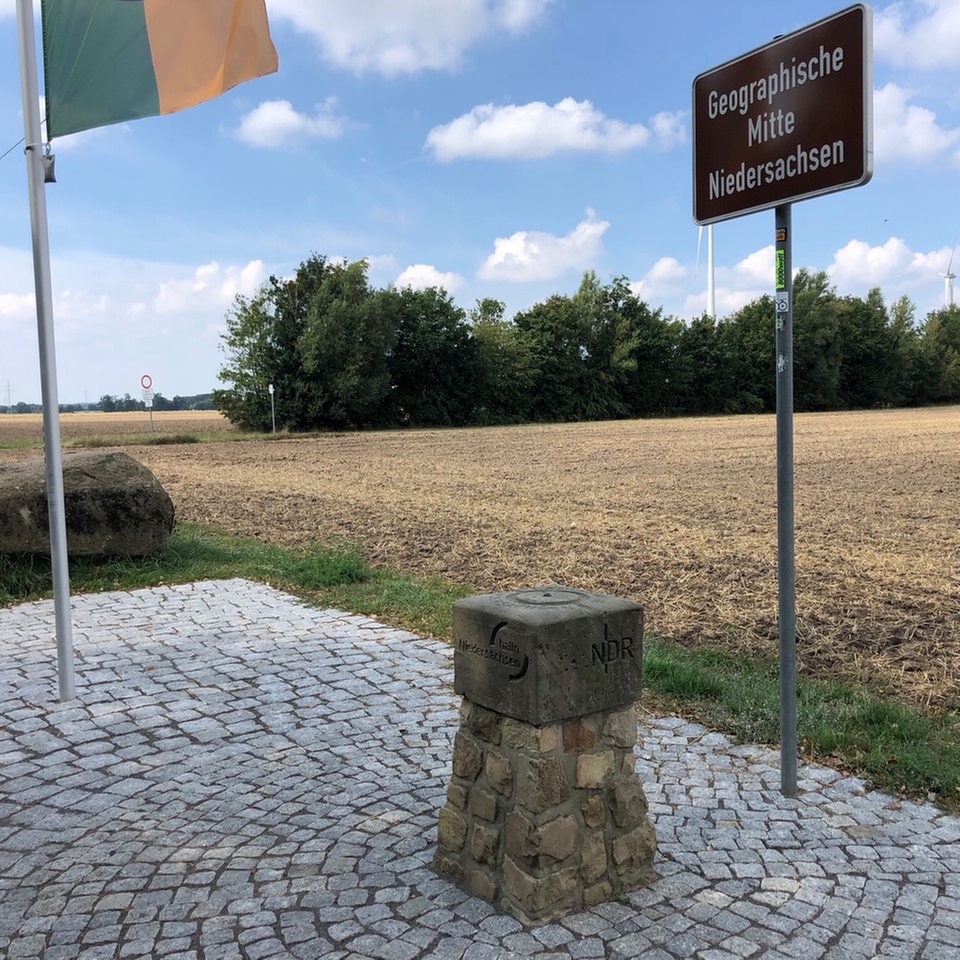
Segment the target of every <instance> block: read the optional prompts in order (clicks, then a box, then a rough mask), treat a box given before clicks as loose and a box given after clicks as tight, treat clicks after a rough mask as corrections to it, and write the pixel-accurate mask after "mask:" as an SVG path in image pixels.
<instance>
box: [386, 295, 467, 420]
mask: <svg viewBox="0 0 960 960" xmlns="http://www.w3.org/2000/svg"><path fill="white" fill-rule="evenodd" d="M380 299H381V304H382V306H383V310H384V316H385V317H386V319H387V322H389V323H390V324H391V326H392V329H393V330H394V331H395V340H394V343H393V348H392V350H391V351H390V354H389V356H388V357H387V367H388V369H389V371H390V381H391V389H392V393H391V397H390V410H389V412H390V414H391V418H392V419H393V421H394V422H396V423H404V424H411V425H417V426H462V425H465V424H467V423H470V422H471V419H472V416H473V408H474V404H475V390H476V385H477V382H478V379H479V376H480V367H479V362H478V355H477V346H476V343H475V342H474V340H473V337H472V336H471V333H470V327H469V325H468V324H467V320H466V314H465V313H464V311H463V310H461V309H460V308H459V307H457V306H456V305H455V304H454V302H453V300H451V299H450V296H449V294H448V293H447V292H446V291H445V290H442V289H439V288H437V287H429V288H428V289H426V290H413V289H411V288H409V287H404V288H402V289H400V290H397V289H395V288H390V289H388V290H385V291H383V292H382V295H381V298H380Z"/></svg>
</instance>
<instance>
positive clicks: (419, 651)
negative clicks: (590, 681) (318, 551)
mask: <svg viewBox="0 0 960 960" xmlns="http://www.w3.org/2000/svg"><path fill="white" fill-rule="evenodd" d="M73 602H74V624H75V626H74V640H75V643H76V647H77V692H78V697H77V699H76V700H74V701H73V702H71V703H66V704H60V703H58V702H57V700H56V678H55V668H56V648H55V643H54V639H53V632H54V630H53V620H54V614H53V606H52V603H49V602H43V603H31V604H24V605H20V606H16V607H12V608H6V609H3V610H0V721H2V727H0V957H3V958H9V960H21V958H30V957H37V958H40V957H42V958H44V960H73V958H82V960H101V958H103V960H106V958H115V957H116V958H135V957H162V958H168V960H226V958H230V960H233V958H245V960H267V958H274V957H277V958H281V957H295V958H319V957H329V958H335V960H336V958H340V960H347V958H349V960H362V958H377V960H414V958H424V957H431V958H438V960H439V958H446V960H459V958H462V960H487V958H490V960H493V958H509V957H536V958H540V960H548V958H549V960H554V958H556V960H566V958H572V960H587V958H600V957H604V958H623V960H628V958H645V960H670V958H687V957H698V958H703V960H733V958H746V957H752V958H758V960H812V958H820V957H829V958H865V960H873V958H877V957H891V958H892V957H896V958H922V960H947V958H951V960H953V958H956V957H958V956H960V844H958V842H957V841H958V840H960V820H958V819H957V818H955V817H950V816H946V815H944V814H942V813H940V812H938V810H937V809H936V808H934V807H932V806H928V805H916V804H912V803H906V802H900V801H898V800H895V799H893V798H891V797H889V796H885V795H882V794H878V793H871V792H866V791H865V789H864V785H863V784H862V783H861V782H860V781H857V780H854V779H851V778H847V777H843V776H841V775H839V774H837V773H836V772H834V771H832V770H828V769H825V768H821V767H802V768H801V770H800V788H801V789H800V793H799V796H798V797H797V798H796V799H791V800H787V799H784V798H783V797H781V796H780V792H779V785H780V776H779V771H778V766H777V764H778V760H779V755H778V753H775V752H771V751H770V750H767V749H762V748H758V747H753V746H734V745H731V743H730V742H729V741H728V740H727V739H726V738H724V737H722V736H719V735H717V734H713V733H709V732H708V731H706V730H705V729H704V728H702V727H699V726H696V725H694V724H691V723H687V722H685V721H682V720H678V719H675V718H669V717H667V718H659V719H652V720H645V721H643V723H642V724H641V731H640V741H639V744H638V749H637V759H638V767H639V769H640V773H641V776H642V778H643V780H644V782H645V786H646V789H647V795H648V798H649V800H650V807H651V815H652V818H653V821H654V824H655V826H656V829H657V835H658V839H659V852H658V855H657V861H656V868H657V873H658V876H659V879H657V880H656V881H655V882H654V883H653V885H652V886H650V887H648V888H646V889H644V890H641V891H638V892H636V893H633V894H631V895H630V896H628V897H627V898H626V899H624V900H622V901H620V902H617V903H609V904H604V905H601V906H598V907H596V908H594V909H591V910H589V911H586V912H582V913H575V914H572V915H569V916H567V917H566V918H564V919H563V920H560V921H556V922H553V923H550V924H546V925H543V926H530V927H527V926H524V925H522V924H521V923H519V922H518V921H517V920H515V919H513V918H512V917H511V916H508V915H503V914H500V913H498V912H497V911H496V910H495V909H494V908H493V907H492V906H491V905H489V904H488V903H486V902H484V901H481V900H478V899H476V898H474V897H470V896H468V895H466V894H465V893H464V892H462V891H461V890H460V889H458V888H457V887H456V886H453V885H452V884H450V883H449V882H447V881H445V880H443V879H440V878H439V877H438V876H437V875H436V874H435V873H434V872H433V871H432V869H431V866H430V861H431V856H432V852H433V846H434V841H435V835H436V819H437V814H438V811H439V809H440V806H441V804H442V800H443V796H444V792H445V789H446V785H447V782H448V780H449V773H450V757H451V741H452V737H453V734H454V733H455V732H456V727H457V723H458V717H457V700H456V698H455V697H454V694H453V691H452V656H451V652H450V650H449V649H448V648H447V647H446V646H445V645H443V644H441V643H438V642H435V641H432V640H425V639H422V638H419V637H416V636H413V635H411V634H409V633H406V632H404V631H401V630H396V629H393V628H389V627H384V626H383V625H381V624H378V623H376V622H374V621H372V620H369V619H366V618H363V617H357V616H350V615H346V614H342V613H338V612H335V611H330V610H314V609H311V608H309V607H307V606H305V605H303V604H301V603H300V602H298V601H297V600H295V599H292V598H290V597H288V596H286V595H284V594H282V593H279V592H277V591H275V590H273V589H271V588H269V587H266V586H263V585H260V584H255V583H248V582H245V581H241V580H231V581H223V582H207V583H196V584H190V585H186V586H178V587H169V588H166V587H164V588H159V589H154V590H145V591H137V592H132V593H109V594H101V595H94V596H85V597H78V598H74V601H73Z"/></svg>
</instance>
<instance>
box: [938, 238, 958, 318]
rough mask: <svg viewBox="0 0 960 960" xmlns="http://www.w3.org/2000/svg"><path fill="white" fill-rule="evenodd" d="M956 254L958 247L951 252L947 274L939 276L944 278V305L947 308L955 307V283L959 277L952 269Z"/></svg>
mask: <svg viewBox="0 0 960 960" xmlns="http://www.w3.org/2000/svg"><path fill="white" fill-rule="evenodd" d="M956 252H957V248H956V247H954V248H953V249H952V250H951V251H950V262H949V263H948V264H947V272H946V273H940V274H938V276H940V277H943V305H944V307H947V308H949V307H952V306H953V281H954V280H956V278H957V275H956V274H955V273H954V272H953V270H952V269H951V267H953V255H954V254H955V253H956Z"/></svg>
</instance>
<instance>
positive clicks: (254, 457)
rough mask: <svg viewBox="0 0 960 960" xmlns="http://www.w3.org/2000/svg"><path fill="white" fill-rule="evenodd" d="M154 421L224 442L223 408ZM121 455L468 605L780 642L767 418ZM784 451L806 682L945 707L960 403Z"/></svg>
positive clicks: (241, 529) (809, 427) (959, 617)
mask: <svg viewBox="0 0 960 960" xmlns="http://www.w3.org/2000/svg"><path fill="white" fill-rule="evenodd" d="M74 416H79V417H81V419H77V420H71V418H70V417H69V416H68V417H64V419H63V427H62V429H63V436H64V440H65V443H69V442H70V438H71V437H72V436H79V435H81V434H83V433H85V432H86V433H87V434H91V435H92V434H97V435H101V436H102V435H106V434H118V433H120V432H123V429H124V423H125V422H129V421H130V419H131V418H134V421H135V425H134V427H133V428H132V430H133V432H134V433H140V432H143V431H144V426H143V421H144V418H145V417H146V415H145V414H126V415H115V420H114V421H112V422H110V423H109V424H107V423H106V422H105V421H104V420H102V419H101V420H98V419H96V418H103V417H105V416H109V415H104V414H89V415H74ZM116 418H119V419H116ZM124 418H125V419H124ZM91 419H92V421H93V422H92V425H91V423H90V420H91ZM14 424H16V427H17V429H19V430H29V429H33V430H34V431H35V433H36V434H37V435H39V431H40V427H39V422H36V423H35V424H34V425H33V426H32V427H30V426H29V425H28V423H27V421H26V420H25V419H24V418H23V417H22V416H9V417H8V416H4V417H0V440H3V439H10V433H9V431H10V430H12V429H13V425H14ZM155 426H156V429H157V431H158V432H161V433H168V434H176V433H184V432H193V433H198V432H202V433H204V434H207V433H210V432H212V431H213V430H215V429H228V425H227V424H226V423H225V421H223V420H222V418H219V416H218V415H216V414H187V415H184V414H173V413H170V414H167V413H165V414H162V415H160V414H155ZM227 435H228V434H227ZM227 435H225V436H227ZM124 449H125V450H127V451H128V452H129V453H131V455H132V456H134V457H136V458H137V459H138V460H140V461H141V462H143V463H144V464H146V465H147V466H148V467H150V469H151V470H153V472H154V473H155V474H156V475H157V477H158V478H159V479H160V480H161V482H162V483H163V484H164V486H165V487H166V488H167V490H168V491H169V493H170V495H171V496H172V498H173V500H174V503H175V505H176V509H177V515H178V517H180V518H181V519H185V520H192V521H196V522H199V523H208V524H215V525H217V526H219V527H221V528H223V529H225V530H226V531H229V532H232V533H237V534H242V535H247V536H253V537H257V538H259V539H261V540H264V541H269V542H273V543H279V544H287V545H295V544H303V543H308V542H316V541H329V540H342V539H346V540H350V541H353V542H355V543H356V544H358V545H359V547H360V548H361V550H362V552H363V554H364V556H365V557H366V558H367V559H368V560H370V561H371V562H373V563H375V564H384V565H389V566H391V567H394V568H397V569H402V570H405V571H408V572H411V573H423V574H438V575H441V576H443V577H446V578H449V579H453V580H456V581H458V582H462V583H467V584H470V585H471V586H472V587H473V588H474V589H476V590H477V591H479V592H487V591H493V590H502V589H513V588H516V587H521V586H528V585H535V584H544V583H551V582H552V583H563V584H567V585H570V586H573V587H580V588H584V589H591V590H600V591H604V592H608V593H613V594H618V595H621V596H626V597H631V598H633V599H636V600H637V601H639V602H640V603H641V604H643V606H644V609H645V612H646V621H647V628H648V630H650V631H653V632H655V633H657V634H660V635H663V636H666V637H669V638H672V639H675V640H678V641H680V642H683V643H687V644H714V645H718V646H722V647H724V648H726V649H734V650H739V651H742V652H746V653H749V654H757V655H762V656H773V655H775V653H776V650H777V619H776V618H777V569H776V566H777V565H776V530H777V514H776V499H777V495H776V441H775V420H774V418H773V417H772V416H756V417H750V416H748V417H730V418H694V419H682V420H635V421H623V422H606V423H593V424H562V425H550V426H529V427H509V428H486V429H471V430H450V431H415V430H411V431H399V432H382V433H362V434H336V435H321V436H314V437H304V438H300V437H283V436H279V437H278V438H276V439H273V438H265V439H262V440H245V441H243V442H204V443H198V444H172V445H162V446H161V445H155V446H154V445H150V446H147V445H144V446H133V447H130V446H127V447H124ZM28 455H30V456H36V455H37V453H36V451H23V450H7V451H0V459H11V458H22V457H24V456H28ZM795 457H796V565H797V613H798V642H797V648H798V658H799V661H800V667H801V670H803V671H804V672H807V673H816V674H819V675H830V676H842V677H846V678H848V679H851V680H854V681H856V680H869V681H873V682H876V683H878V684H880V685H881V686H883V687H885V688H886V689H888V690H890V692H891V693H895V694H897V695H899V696H903V697H906V698H908V699H910V700H913V701H915V702H918V703H921V704H929V705H932V706H938V707H947V708H957V707H958V705H960V656H958V643H960V530H958V507H960V407H948V408H936V409H924V410H903V411H900V410H894V411H873V412H864V413H843V414H815V415H800V416H798V417H797V418H796V424H795Z"/></svg>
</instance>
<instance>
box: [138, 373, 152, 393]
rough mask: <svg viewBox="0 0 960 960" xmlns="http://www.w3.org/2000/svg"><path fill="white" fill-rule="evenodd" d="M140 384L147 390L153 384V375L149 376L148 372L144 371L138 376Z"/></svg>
mask: <svg viewBox="0 0 960 960" xmlns="http://www.w3.org/2000/svg"><path fill="white" fill-rule="evenodd" d="M140 386H141V387H143V389H144V390H149V389H150V388H151V387H152V386H153V377H151V376H150V374H149V373H145V374H144V375H143V376H142V377H141V378H140Z"/></svg>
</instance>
